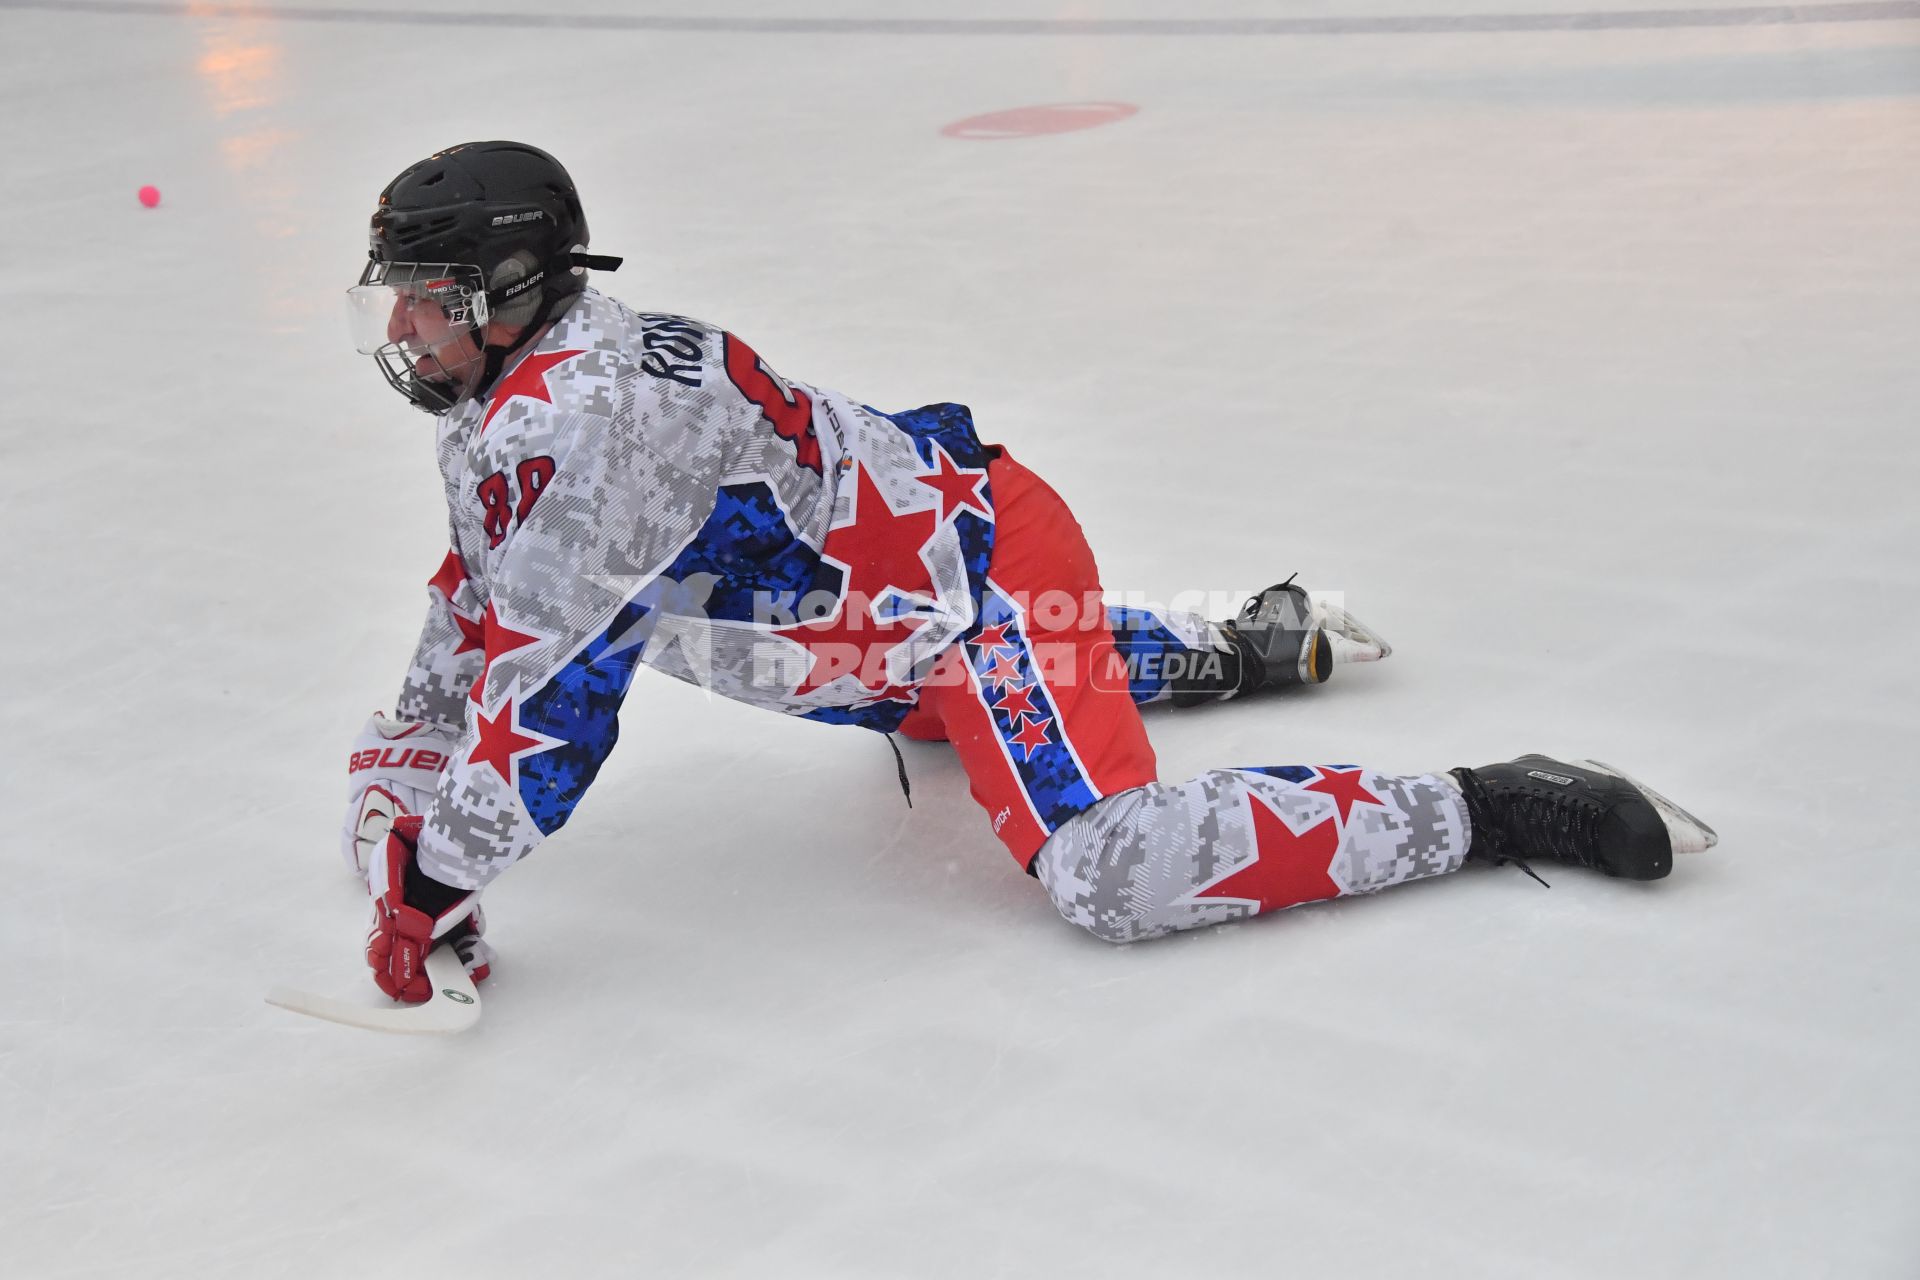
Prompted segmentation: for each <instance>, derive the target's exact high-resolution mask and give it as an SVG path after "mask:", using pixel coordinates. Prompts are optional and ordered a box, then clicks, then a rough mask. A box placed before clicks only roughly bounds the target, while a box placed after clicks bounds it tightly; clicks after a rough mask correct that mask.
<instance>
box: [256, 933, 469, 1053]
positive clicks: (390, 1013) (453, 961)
mask: <svg viewBox="0 0 1920 1280" xmlns="http://www.w3.org/2000/svg"><path fill="white" fill-rule="evenodd" d="M427 980H428V981H430V982H431V983H433V996H432V997H431V998H430V999H428V1000H427V1001H426V1002H425V1003H423V1004H397V1003H396V1004H389V1005H384V1006H381V1005H364V1004H355V1003H353V1002H352V1001H350V1000H336V999H334V998H333V997H331V996H318V995H314V994H312V993H311V992H307V991H296V990H295V989H293V988H292V987H274V988H273V989H272V990H270V991H268V992H267V1003H268V1004H271V1005H277V1006H279V1007H280V1008H282V1009H291V1010H292V1011H293V1012H295V1013H304V1014H306V1015H307V1016H308V1017H310V1018H323V1019H325V1020H326V1021H328V1022H338V1023H340V1024H342V1025H344V1026H349V1027H360V1028H362V1029H363V1030H367V1031H389V1032H394V1033H396V1034H399V1035H417V1036H450V1035H454V1034H457V1033H458V1032H461V1031H465V1030H466V1029H467V1028H468V1027H471V1026H472V1025H473V1024H474V1023H476V1022H478V1021H480V997H479V995H478V994H477V993H476V992H475V991H474V989H473V979H471V978H469V977H468V976H467V968H466V966H465V965H464V964H462V963H460V956H459V954H458V953H456V952H455V951H454V949H453V948H452V947H436V948H434V949H433V950H432V951H431V952H429V953H428V955H427Z"/></svg>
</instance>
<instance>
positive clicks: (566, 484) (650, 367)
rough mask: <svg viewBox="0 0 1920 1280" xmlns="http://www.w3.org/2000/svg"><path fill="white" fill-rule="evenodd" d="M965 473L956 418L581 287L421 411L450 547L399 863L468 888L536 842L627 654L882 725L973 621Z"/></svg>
mask: <svg viewBox="0 0 1920 1280" xmlns="http://www.w3.org/2000/svg"><path fill="white" fill-rule="evenodd" d="M990 456H991V451H990V450H988V449H987V448H986V447H984V446H982V445H981V443H980V441H979V439H978V438H977V436H976V435H975V434H974V430H973V426H972V422H971V419H970V417H969V415H968V413H967V411H966V410H965V409H964V408H963V407H961V406H958V405H934V406H929V407H927V408H924V409H919V410H914V411H912V412H909V413H903V414H891V415H890V414H883V413H880V412H879V411H877V410H874V409H870V408H867V407H865V406H862V405H860V404H858V403H856V402H854V401H853V400H850V399H849V398H847V397H846V396H843V395H840V394H838V393H836V392H832V391H827V390H822V389H820V388H816V387H812V386H808V385H806V384H804V383H798V382H793V381H790V380H786V379H783V378H781V377H780V376H779V375H778V374H776V373H774V372H773V371H772V370H771V369H769V368H767V367H766V366H765V365H764V364H763V363H761V361H760V360H759V358H758V357H757V356H756V355H755V353H754V352H753V350H752V349H751V348H749V347H748V346H747V345H746V344H745V343H743V342H741V341H740V340H739V339H738V338H735V337H734V336H732V335H731V334H728V333H725V332H723V331H721V330H719V329H716V328H713V327H712V326H709V325H706V324H702V323H701V322H699V321H697V320H690V319H687V318H685V317H682V316H669V315H653V314H639V313H636V312H634V311H632V310H629V309H628V308H627V307H625V306H623V305H621V304H620V303H619V302H617V301H615V300H613V299H611V298H608V297H606V296H604V295H602V294H600V293H598V292H597V291H594V290H588V291H587V292H586V293H585V294H584V295H582V297H581V298H580V299H579V300H578V301H577V302H576V303H575V304H574V305H573V306H572V308H571V309H569V310H568V311H567V312H566V314H565V315H564V316H562V317H561V319H560V320H559V321H558V322H556V323H555V324H554V325H553V327H552V328H551V329H550V330H549V331H548V332H547V333H546V334H545V335H544V336H543V337H542V338H541V339H540V341H539V342H538V343H537V344H536V345H535V346H533V347H531V348H530V349H529V350H527V351H526V352H525V353H523V354H522V355H521V356H520V357H519V358H518V360H517V362H516V363H515V364H514V365H513V366H512V367H510V368H509V369H508V370H507V371H506V372H505V373H504V374H503V375H502V376H501V377H500V379H499V380H498V382H497V383H496V384H495V386H494V388H493V390H492V392H491V394H490V395H488V396H487V397H485V398H483V399H476V400H470V401H467V402H465V403H463V404H461V405H459V406H456V407H455V408H454V409H453V410H450V411H449V412H448V413H446V414H444V415H442V417H441V419H440V434H439V457H440V470H441V474H442V476H443V478H444V480H445V484H446V498H447V506H448V510H449V513H450V516H451V537H452V549H451V550H450V551H449V553H448V555H447V558H446V561H445V563H444V564H443V565H442V566H441V569H440V571H439V572H438V573H437V574H436V575H435V576H434V577H433V579H432V581H431V584H430V586H431V602H430V605H429V609H428V614H427V621H426V626H425V628H424V630H423V631H422V633H421V637H420V643H419V646H418V648H417V650H416V651H415V654H414V658H413V663H412V667H411V670H410V671H409V672H408V675H407V679H406V682H405V684H404V686H403V688H402V691H401V696H400V702H399V706H398V714H399V715H400V716H401V717H402V718H404V719H408V720H417V721H424V722H426V723H428V724H431V725H433V726H435V727H436V728H438V729H440V730H442V731H443V732H445V733H447V734H449V735H451V736H453V737H455V738H457V740H458V747H457V748H456V749H455V750H454V751H453V752H452V756H451V762H450V764H449V766H448V767H447V769H446V771H445V773H444V774H443V775H442V776H441V779H440V786H439V790H438V792H437V793H436V794H435V797H434V800H433V802H432V804H431V806H430V808H429V810H428V813H427V815H426V828H425V831H424V833H423V836H422V839H421V843H420V858H421V864H422V866H423V867H424V868H425V869H426V870H427V871H428V872H429V873H430V874H431V875H433V876H434V877H435V878H436V879H438V880H442V881H444V882H446V883H448V884H452V885H456V886H459V887H463V888H477V887H480V886H483V885H485V884H486V883H488V882H489V881H491V880H492V879H493V877H494V876H496V875H498V874H499V873H500V871H502V870H503V869H505V868H506V867H507V866H509V865H511V864H512V863H513V862H515V861H517V860H518V859H520V858H521V857H524V856H525V855H526V854H527V853H528V852H529V851H530V850H531V849H532V848H533V847H534V846H535V845H536V844H537V843H538V842H539V841H540V840H541V839H542V838H543V837H545V836H546V835H549V834H551V833H552V832H553V831H555V830H557V829H558V828H559V827H560V826H562V825H563V824H564V823H565V822H566V820H567V818H568V816H569V815H570V814H571V813H572V811H573V808H574V806H575V805H576V804H577V803H578V802H579V799H580V797H581V795H582V794H583V793H584V792H585V790H586V788H587V786H588V785H589V784H590V783H591V782H592V780H593V777H594V775H595V773H596V772H597V771H598V769H599V767H600V765H601V763H602V762H603V761H604V760H605V759H606V756H607V753H608V752H609V751H610V750H612V747H613V744H614V740H615V737H616V735H617V732H618V729H617V723H616V714H617V711H618V708H619V705H620V702H621V699H622V698H623V697H624V695H625V692H626V689H627V686H628V684H629V682H630V681H631V680H632V678H633V675H634V673H635V670H636V666H637V664H640V663H644V664H646V665H648V666H651V667H654V668H656V669H658V670H661V671H664V672H666V673H667V674H669V675H672V676H676V677H678V678H679V679H682V680H689V681H695V682H698V683H700V684H702V685H704V686H706V687H708V688H710V689H712V690H714V691H715V692H717V693H720V694H723V695H725V696H727V697H730V698H734V699H737V700H739V701H742V702H748V703H752V704H755V705H759V706H763V707H768V708H771V709H773V710H777V711H782V712H786V713H789V714H796V715H805V716H810V717H812V718H815V719H821V720H828V721H832V722H836V723H855V724H864V725H867V726H869V727H872V728H877V729H882V730H891V729H893V728H894V727H896V726H897V725H898V724H899V721H900V720H901V718H902V717H904V715H905V714H906V713H907V711H908V710H909V709H910V708H911V705H912V703H913V700H914V697H915V688H916V686H917V684H918V683H919V681H920V680H921V679H923V678H924V676H925V674H926V672H927V670H928V668H929V667H930V666H931V663H932V659H933V658H934V656H935V655H937V654H938V653H940V652H941V651H942V650H943V649H945V648H946V647H947V646H949V645H950V644H952V643H953V642H954V640H955V639H957V638H958V637H960V636H961V635H962V634H963V633H965V632H966V631H967V630H968V628H969V627H971V626H972V625H973V623H974V621H975V619H976V617H977V616H978V613H979V607H980V606H979V600H980V591H981V585H982V582H983V580H984V575H985V572H986V564H987V558H988V555H989V553H990V551H991V546H992V520H993V515H992V511H993V508H992V501H991V496H990V491H989V486H988V483H987V473H986V462H987V459H988V458H989V457H990Z"/></svg>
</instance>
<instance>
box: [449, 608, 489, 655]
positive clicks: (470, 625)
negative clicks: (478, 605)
mask: <svg viewBox="0 0 1920 1280" xmlns="http://www.w3.org/2000/svg"><path fill="white" fill-rule="evenodd" d="M453 625H454V626H456V627H458V628H460V644H459V647H458V648H456V649H455V650H454V651H453V654H454V656H455V657H456V658H457V657H459V656H460V655H461V654H463V653H471V652H472V651H473V650H475V649H484V648H486V647H487V628H486V624H485V623H481V622H475V621H474V620H473V619H472V618H469V617H468V616H467V615H466V614H464V613H460V612H458V611H455V613H454V615H453Z"/></svg>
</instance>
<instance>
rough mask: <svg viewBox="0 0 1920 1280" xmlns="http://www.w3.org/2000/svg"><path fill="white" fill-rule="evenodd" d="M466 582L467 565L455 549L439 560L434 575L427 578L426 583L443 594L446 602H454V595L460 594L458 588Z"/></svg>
mask: <svg viewBox="0 0 1920 1280" xmlns="http://www.w3.org/2000/svg"><path fill="white" fill-rule="evenodd" d="M466 582H467V566H466V564H465V563H463V562H462V561H461V559H460V553H459V552H457V551H449V552H447V558H446V559H445V560H442V561H441V562H440V567H439V568H438V569H437V570H435V571H434V575H433V576H432V577H431V578H428V579H427V585H428V586H429V587H431V588H433V589H434V590H435V591H438V592H439V593H440V594H441V595H443V596H445V597H446V598H447V603H448V604H452V603H453V602H454V599H455V597H457V596H458V595H459V594H460V588H461V587H463V586H465V585H466Z"/></svg>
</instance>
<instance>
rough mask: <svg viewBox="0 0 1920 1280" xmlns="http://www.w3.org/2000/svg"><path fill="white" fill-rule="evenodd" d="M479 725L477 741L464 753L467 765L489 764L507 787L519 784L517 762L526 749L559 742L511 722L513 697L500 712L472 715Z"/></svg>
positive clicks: (542, 748) (512, 719) (545, 746)
mask: <svg viewBox="0 0 1920 1280" xmlns="http://www.w3.org/2000/svg"><path fill="white" fill-rule="evenodd" d="M474 718H475V720H477V721H478V722H479V726H480V741H479V742H477V743H475V744H474V748H473V751H472V752H471V753H470V754H469V755H468V756H467V763H468V764H484V765H490V766H492V768H493V771H494V772H495V773H497V774H499V775H500V777H501V779H502V780H503V781H505V782H506V784H507V785H508V786H510V787H513V786H518V785H519V779H518V778H517V777H516V776H515V775H517V774H518V772H519V769H518V761H519V758H520V757H521V756H523V755H526V754H527V753H528V752H529V751H533V750H536V749H540V750H544V749H546V748H547V747H553V746H558V745H559V744H558V743H557V742H555V741H554V740H553V739H551V738H545V737H541V736H539V735H537V734H527V733H523V732H521V730H520V727H519V726H518V725H516V724H515V723H514V706H513V699H511V698H509V699H507V704H506V705H505V706H504V707H501V708H500V713H499V714H498V715H496V716H494V717H493V719H491V720H489V719H487V715H486V712H484V711H483V712H481V713H480V714H479V715H477V716H475V717H474Z"/></svg>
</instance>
